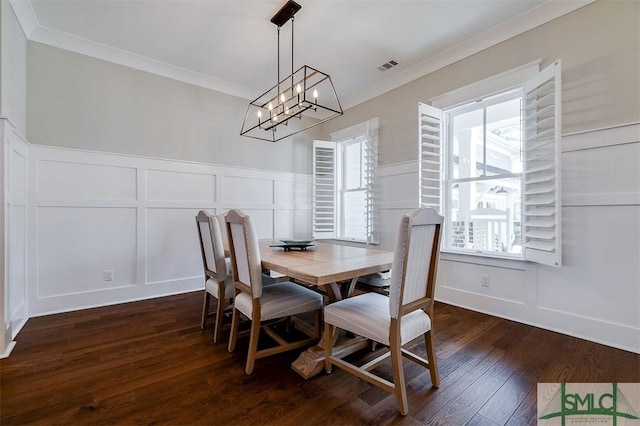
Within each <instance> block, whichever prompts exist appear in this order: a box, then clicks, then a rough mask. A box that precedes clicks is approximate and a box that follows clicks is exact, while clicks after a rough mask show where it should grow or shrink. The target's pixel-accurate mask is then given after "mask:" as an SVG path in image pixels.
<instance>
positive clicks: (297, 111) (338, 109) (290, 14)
mask: <svg viewBox="0 0 640 426" xmlns="http://www.w3.org/2000/svg"><path fill="white" fill-rule="evenodd" d="M301 7H302V6H300V5H299V4H298V3H296V2H295V1H293V0H289V1H288V2H287V3H286V4H285V5H284V6H282V8H280V10H279V11H278V12H277V13H276V14H275V15H274V16H273V18H271V22H272V23H273V24H275V25H276V26H277V27H278V54H277V55H278V57H277V62H278V76H277V79H276V85H275V86H273V87H272V88H270V89H269V90H267V91H266V92H264V93H263V94H262V95H260V96H259V97H258V98H256V99H254V100H253V101H251V102H250V103H249V106H248V107H247V113H246V114H245V117H244V122H243V123H242V130H241V131H240V135H242V136H247V137H250V138H254V139H261V140H266V141H270V142H276V141H279V140H281V139H284V138H287V137H289V136H292V135H295V134H296V133H300V132H302V131H304V130H307V129H310V128H311V127H314V126H317V125H318V124H321V123H324V122H325V121H328V120H331V119H332V118H335V117H338V116H340V115H342V114H343V111H342V106H341V105H340V101H339V100H338V95H337V94H336V90H335V88H334V87H333V83H332V81H331V77H330V76H329V74H325V73H323V72H321V71H319V70H317V69H315V68H312V67H310V66H308V65H303V66H301V67H300V68H298V69H297V70H295V71H294V58H293V52H294V50H293V22H294V15H295V14H296V12H298V11H299V10H300V9H301ZM289 21H291V74H290V75H288V76H285V77H284V78H281V77H280V27H282V26H283V25H284V24H285V23H287V22H289ZM294 118H295V120H292V119H294Z"/></svg>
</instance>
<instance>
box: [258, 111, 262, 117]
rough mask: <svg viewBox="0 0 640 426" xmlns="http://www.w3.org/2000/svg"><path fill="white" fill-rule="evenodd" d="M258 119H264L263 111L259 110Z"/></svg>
mask: <svg viewBox="0 0 640 426" xmlns="http://www.w3.org/2000/svg"><path fill="white" fill-rule="evenodd" d="M258 118H262V111H260V110H258Z"/></svg>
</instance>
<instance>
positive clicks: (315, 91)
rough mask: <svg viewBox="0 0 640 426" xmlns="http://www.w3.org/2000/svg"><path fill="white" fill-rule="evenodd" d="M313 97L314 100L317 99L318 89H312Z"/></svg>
mask: <svg viewBox="0 0 640 426" xmlns="http://www.w3.org/2000/svg"><path fill="white" fill-rule="evenodd" d="M313 99H314V100H317V99H318V91H317V90H316V89H313Z"/></svg>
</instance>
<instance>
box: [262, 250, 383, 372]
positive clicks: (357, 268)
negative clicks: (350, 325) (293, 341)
mask: <svg viewBox="0 0 640 426" xmlns="http://www.w3.org/2000/svg"><path fill="white" fill-rule="evenodd" d="M259 247H260V257H261V261H262V268H263V269H264V270H268V271H275V272H278V273H280V274H283V275H286V276H287V277H289V279H291V280H294V281H298V282H301V283H303V284H305V285H309V286H312V287H318V288H322V289H324V290H325V291H326V294H327V299H328V303H333V302H336V301H338V300H341V299H343V298H347V297H351V296H352V294H353V291H354V289H355V286H356V283H357V282H358V279H359V278H360V277H362V276H365V275H369V274H373V273H376V272H384V271H388V270H390V269H391V263H392V261H393V252H389V251H384V250H377V249H372V248H365V247H354V246H350V245H343V244H337V243H326V242H314V243H313V245H310V246H308V247H305V248H304V249H289V250H285V249H284V248H283V247H282V246H274V244H273V242H268V241H261V242H260V243H259ZM328 338H331V339H335V340H336V343H335V345H334V349H333V354H334V355H335V356H338V357H344V356H347V355H349V354H351V353H353V352H355V351H358V350H360V349H363V348H365V347H367V345H368V344H369V343H368V341H367V340H366V339H364V338H362V337H357V336H348V337H346V336H340V337H339V336H337V335H336V336H325V335H323V336H322V338H321V340H320V342H319V343H318V344H317V345H316V346H312V347H310V348H309V349H307V350H306V351H305V352H303V353H302V354H300V356H299V357H298V358H297V359H296V360H295V361H294V362H293V363H292V365H291V368H292V369H293V370H294V371H296V372H297V373H298V374H300V375H301V376H302V377H303V378H305V379H308V378H311V377H313V376H315V375H317V374H319V373H320V372H321V371H322V370H323V367H324V346H323V345H324V339H328Z"/></svg>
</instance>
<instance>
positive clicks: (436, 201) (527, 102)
mask: <svg viewBox="0 0 640 426" xmlns="http://www.w3.org/2000/svg"><path fill="white" fill-rule="evenodd" d="M539 65H540V61H535V62H531V63H529V64H525V65H522V66H520V67H517V68H514V69H511V70H508V71H505V72H503V73H501V74H498V75H496V76H493V77H490V78H487V79H485V80H481V81H479V82H477V83H473V84H470V85H467V86H464V87H461V88H459V89H456V90H453V91H451V92H447V93H445V94H443V95H440V96H437V97H435V98H432V99H431V100H430V102H431V105H427V104H422V103H419V104H418V111H419V113H418V120H419V122H418V129H419V130H418V133H419V138H418V140H419V164H418V170H419V176H420V179H419V182H418V194H419V196H418V205H426V206H431V207H434V208H436V209H437V210H438V211H440V212H441V214H443V215H447V213H446V211H443V209H442V207H443V206H442V205H443V201H444V197H445V194H444V191H445V190H446V189H447V188H445V187H444V176H443V173H444V172H443V170H442V169H443V166H444V165H445V160H446V162H447V163H448V157H445V156H444V155H445V153H444V149H445V148H446V149H447V150H448V149H450V148H449V147H448V145H449V144H448V143H446V144H444V145H443V143H444V138H443V137H442V136H443V133H444V131H443V130H442V126H443V123H442V121H443V120H442V118H443V112H442V109H453V108H455V107H459V106H462V105H466V104H470V103H472V102H474V101H476V100H479V99H487V98H490V97H492V96H493V95H495V94H498V93H507V92H509V91H510V90H512V89H514V88H517V87H519V86H522V88H523V89H522V98H523V102H522V107H521V134H522V139H521V152H522V153H521V158H522V176H521V203H520V211H521V216H522V217H521V238H522V248H523V251H522V253H523V258H514V257H512V255H505V254H504V253H501V252H482V253H478V252H474V251H469V250H464V251H458V250H455V251H454V250H450V249H447V248H445V247H443V249H442V251H443V252H449V253H452V254H457V255H464V256H478V257H486V258H496V259H503V260H516V261H520V260H524V261H530V262H535V263H540V264H544V265H549V266H555V267H560V266H562V203H561V201H562V197H561V195H562V183H561V167H562V166H561V164H562V162H561V139H562V137H561V130H562V125H561V121H562V120H561V109H562V99H561V92H562V78H561V71H562V64H561V61H560V60H556V61H553V62H552V63H551V64H550V65H548V66H547V67H546V68H544V69H543V70H541V71H540V70H539ZM425 119H426V122H428V123H429V124H428V125H426V126H425ZM425 133H426V137H425V136H424V135H425ZM425 140H435V141H436V142H435V144H436V145H437V147H436V148H437V149H438V150H439V151H440V158H441V162H440V166H437V167H436V166H434V165H433V164H431V165H429V164H428V163H429V162H425V161H423V160H424V157H423V149H424V145H428V144H425ZM427 149H429V148H427ZM433 151H434V152H435V149H434V150H433ZM427 154H429V152H427ZM431 154H433V153H431ZM431 163H433V162H431ZM448 167H450V166H448ZM437 172H439V173H437ZM425 173H426V174H429V173H431V175H439V176H440V185H439V186H438V185H437V184H431V185H429V186H428V187H426V190H425V189H424V188H425V185H424V180H423V174H425ZM432 180H434V179H432ZM425 191H426V197H425V195H424V193H425ZM436 192H437V193H438V194H440V196H439V197H437V196H436V197H434V194H435V193H436ZM447 193H448V190H447ZM446 196H447V197H449V195H446ZM425 198H426V199H427V201H429V202H428V203H426V202H425ZM450 204H451V199H450V198H449V199H448V200H447V205H450ZM445 233H446V235H450V229H449V227H445ZM443 246H444V245H443Z"/></svg>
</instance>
